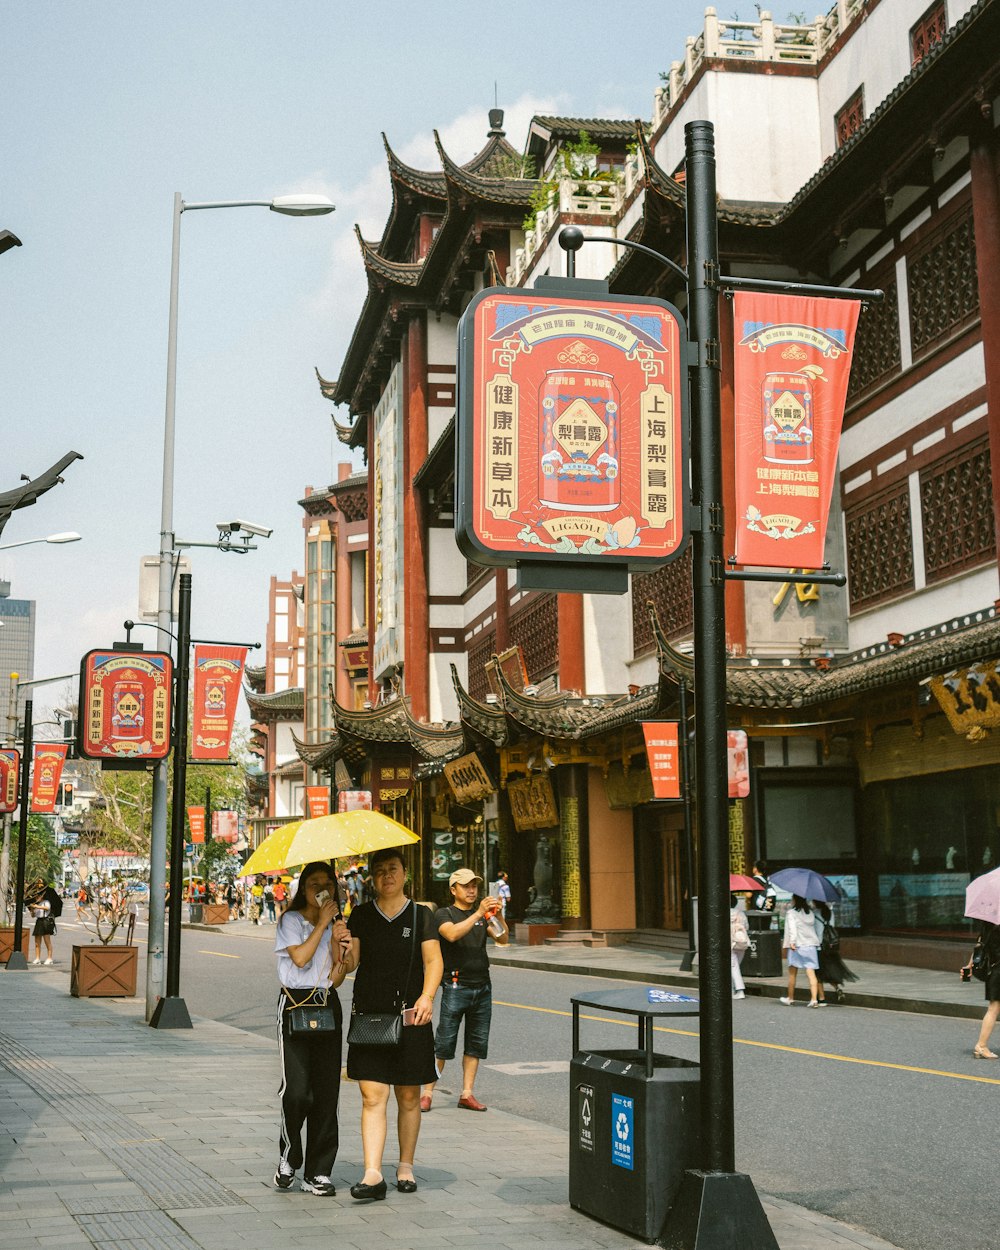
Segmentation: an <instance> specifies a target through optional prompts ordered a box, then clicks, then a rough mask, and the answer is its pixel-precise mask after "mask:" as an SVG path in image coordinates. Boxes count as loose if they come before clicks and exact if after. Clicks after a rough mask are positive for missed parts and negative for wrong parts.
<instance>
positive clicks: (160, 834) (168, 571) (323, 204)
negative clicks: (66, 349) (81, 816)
mask: <svg viewBox="0 0 1000 1250" xmlns="http://www.w3.org/2000/svg"><path fill="white" fill-rule="evenodd" d="M334 207H335V206H334V204H333V202H332V201H331V200H329V199H327V197H326V196H325V195H311V194H296V195H279V196H276V197H275V198H274V199H270V200H210V201H207V202H205V203H198V204H185V202H184V200H183V199H182V198H181V194H180V192H179V191H178V192H176V193H175V194H174V216H173V240H172V247H171V253H170V317H169V320H168V323H167V392H166V404H165V407H164V415H163V491H162V497H161V505H160V568H159V586H158V594H157V612H156V624H157V628H158V629H159V632H160V638H159V645H160V649H161V651H167V652H169V651H170V623H171V611H170V609H171V605H172V601H173V593H172V590H173V588H172V582H173V557H174V551H175V543H174V414H175V401H176V394H177V291H178V285H179V277H180V250H181V215H182V214H183V213H186V212H194V211H195V210H199V209H209V208H268V209H270V210H271V212H273V213H281V214H283V215H284V216H286V217H322V216H325V215H326V214H327V213H332V212H333V210H334ZM178 659H180V657H178ZM183 801H184V796H183V795H174V802H175V803H181V802H183ZM149 850H150V856H149V939H148V941H149V945H148V949H147V957H146V1020H147V1021H148V1022H149V1024H150V1025H152V1026H154V1027H157V1028H190V1027H191V1019H190V1016H189V1015H188V1012H187V1008H186V1007H185V1006H184V1003H183V1000H180V999H178V1000H176V1002H168V1000H167V999H166V998H165V996H164V994H163V988H164V959H163V955H164V951H163V934H164V902H163V895H164V889H165V887H166V869H165V864H166V855H167V762H166V760H160V761H158V762H157V764H156V766H155V767H154V769H153V810H152V823H151V833H150V845H149ZM154 1014H155V1018H154Z"/></svg>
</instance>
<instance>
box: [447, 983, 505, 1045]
mask: <svg viewBox="0 0 1000 1250" xmlns="http://www.w3.org/2000/svg"><path fill="white" fill-rule="evenodd" d="M492 1016H493V991H492V989H491V987H490V986H489V985H478V986H474V987H471V988H469V987H466V986H462V985H443V986H442V987H441V1018H440V1020H439V1021H438V1026H437V1028H436V1029H435V1030H434V1056H435V1058H437V1059H454V1058H455V1045H456V1043H457V1042H458V1026H459V1023H460V1022H461V1020H462V1018H463V1017H464V1018H465V1039H464V1040H465V1047H464V1050H463V1053H464V1054H466V1055H468V1056H469V1058H470V1059H485V1058H486V1054H487V1050H488V1047H489V1040H490V1020H491V1018H492Z"/></svg>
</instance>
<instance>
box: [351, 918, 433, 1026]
mask: <svg viewBox="0 0 1000 1250" xmlns="http://www.w3.org/2000/svg"><path fill="white" fill-rule="evenodd" d="M411 906H412V908H413V941H412V943H411V945H410V962H409V964H408V965H407V968H406V978H405V979H404V981H403V988H402V989H401V990H397V991H396V1010H395V1011H358V1005H357V1003H356V1002H354V1003H352V1004H351V1023H350V1027H349V1028H348V1030H347V1044H348V1046H366V1047H367V1046H398V1045H399V1043H400V1042H401V1041H402V1040H403V1006H402V1004H403V1001H404V995H405V993H406V987H407V985H409V983H410V973H411V972H412V970H413V957H414V955H415V954H416V950H417V905H416V903H411Z"/></svg>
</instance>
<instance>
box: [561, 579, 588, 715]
mask: <svg viewBox="0 0 1000 1250" xmlns="http://www.w3.org/2000/svg"><path fill="white" fill-rule="evenodd" d="M557 607H558V612H559V640H558V645H559V689H560V690H579V692H580V693H581V694H585V693H586V690H587V667H586V657H585V655H584V646H583V595H559V596H558V603H557Z"/></svg>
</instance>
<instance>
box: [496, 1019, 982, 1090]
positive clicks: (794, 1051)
mask: <svg viewBox="0 0 1000 1250" xmlns="http://www.w3.org/2000/svg"><path fill="white" fill-rule="evenodd" d="M493 1005H494V1006H495V1007H516V1008H517V1009H518V1010H519V1011H540V1012H543V1013H544V1014H545V1015H550V1016H572V1014H573V1013H572V1012H571V1011H561V1010H559V1009H558V1008H556V1007H533V1006H531V1005H530V1004H528V1003H505V1002H501V1001H500V1000H499V999H496V998H495V999H494V1000H493ZM580 1019H581V1020H593V1021H595V1022H596V1023H598V1024H619V1025H622V1026H623V1027H625V1028H631V1029H634V1028H635V1027H636V1026H635V1021H634V1020H622V1019H620V1018H619V1019H613V1018H609V1017H606V1016H586V1015H584V1014H583V1012H582V1011H581V1012H580ZM653 1029H654V1030H655V1032H657V1033H673V1034H675V1035H676V1036H678V1037H697V1036H698V1033H697V1032H696V1031H694V1030H691V1029H668V1028H666V1027H665V1026H664V1025H662V1024H654V1025H653ZM733 1043H734V1044H735V1045H737V1046H756V1047H758V1048H759V1049H762V1050H782V1051H784V1052H785V1053H786V1054H789V1055H805V1056H806V1057H807V1058H809V1059H828V1060H831V1061H832V1062H834V1063H857V1064H860V1065H861V1066H862V1067H866V1068H894V1069H895V1070H896V1071H897V1072H918V1073H920V1074H921V1075H922V1076H944V1077H948V1078H949V1079H950V1080H953V1081H974V1082H975V1083H976V1084H977V1085H1000V1080H998V1079H997V1078H996V1077H992V1076H972V1075H971V1074H969V1073H967V1072H946V1071H943V1070H942V1069H941V1068H918V1067H916V1066H915V1065H913V1064H909V1063H891V1062H889V1060H887V1059H859V1058H857V1057H856V1056H855V1055H834V1054H831V1053H830V1052H829V1051H825V1050H806V1049H805V1048H804V1047H801V1046H783V1045H782V1044H781V1043H780V1042H756V1041H752V1040H751V1039H750V1038H747V1037H734V1038H733Z"/></svg>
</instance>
